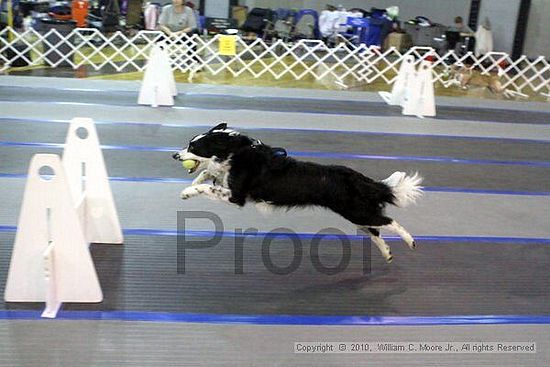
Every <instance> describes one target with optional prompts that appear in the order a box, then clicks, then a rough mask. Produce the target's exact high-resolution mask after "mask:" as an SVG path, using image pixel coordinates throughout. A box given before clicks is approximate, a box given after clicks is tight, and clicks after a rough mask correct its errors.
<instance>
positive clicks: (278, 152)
mask: <svg viewBox="0 0 550 367" xmlns="http://www.w3.org/2000/svg"><path fill="white" fill-rule="evenodd" d="M260 145H264V143H262V142H261V141H260V140H259V139H254V140H253V141H252V144H251V145H250V146H251V147H252V148H253V149H254V148H256V147H259V146H260ZM271 152H272V153H273V155H274V156H277V157H286V156H287V153H286V150H285V148H271Z"/></svg>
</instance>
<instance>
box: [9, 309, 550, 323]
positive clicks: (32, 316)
mask: <svg viewBox="0 0 550 367" xmlns="http://www.w3.org/2000/svg"><path fill="white" fill-rule="evenodd" d="M40 314H41V311H24V310H0V320H42V321H44V322H55V320H48V319H43V318H41V317H40ZM57 320H74V321H78V320H93V321H148V322H170V323H200V324H245V325H327V326H328V325H340V326H344V325H348V326H351V325H356V326H359V325H362V326H421V325H425V326H428V325H522V324H531V325H533V324H534V325H547V324H550V316H548V315H472V316H367V315H361V316H306V315H231V314H229V315H228V314H192V313H168V312H143V311H60V312H59V313H58V314H57Z"/></svg>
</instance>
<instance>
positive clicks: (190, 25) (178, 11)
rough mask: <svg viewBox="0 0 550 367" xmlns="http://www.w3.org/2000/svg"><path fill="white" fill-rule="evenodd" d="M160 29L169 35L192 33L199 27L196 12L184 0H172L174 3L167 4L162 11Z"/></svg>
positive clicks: (176, 35)
mask: <svg viewBox="0 0 550 367" xmlns="http://www.w3.org/2000/svg"><path fill="white" fill-rule="evenodd" d="M159 29H160V30H161V31H163V32H164V33H166V35H167V36H169V37H178V36H180V35H182V34H187V33H191V32H193V31H195V30H196V29H197V21H196V19H195V14H194V13H193V10H192V9H191V8H190V7H188V6H185V5H184V4H183V0H172V5H167V6H165V7H164V8H163V9H162V12H161V13H160V19H159Z"/></svg>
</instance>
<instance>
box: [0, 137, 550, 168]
mask: <svg viewBox="0 0 550 367" xmlns="http://www.w3.org/2000/svg"><path fill="white" fill-rule="evenodd" d="M0 147H33V148H48V149H62V148H63V147H64V144H59V143H34V142H17V141H0ZM101 148H102V149H105V150H128V151H146V152H170V153H172V152H176V151H178V150H180V149H181V148H179V147H152V146H139V145H101ZM288 154H289V155H290V156H294V157H302V158H319V159H346V160H364V159H368V160H393V161H413V162H435V163H450V164H476V165H512V166H527V167H542V168H548V167H550V162H544V161H503V160H487V159H461V158H451V157H422V156H389V155H372V154H353V153H334V152H299V151H288Z"/></svg>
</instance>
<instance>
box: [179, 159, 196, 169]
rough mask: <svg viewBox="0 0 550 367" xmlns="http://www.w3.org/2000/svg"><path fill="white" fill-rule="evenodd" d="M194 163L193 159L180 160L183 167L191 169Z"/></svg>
mask: <svg viewBox="0 0 550 367" xmlns="http://www.w3.org/2000/svg"><path fill="white" fill-rule="evenodd" d="M196 164H197V161H196V160H194V159H186V160H184V161H183V162H181V165H182V166H183V168H185V169H192V168H194V167H195V165H196Z"/></svg>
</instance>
